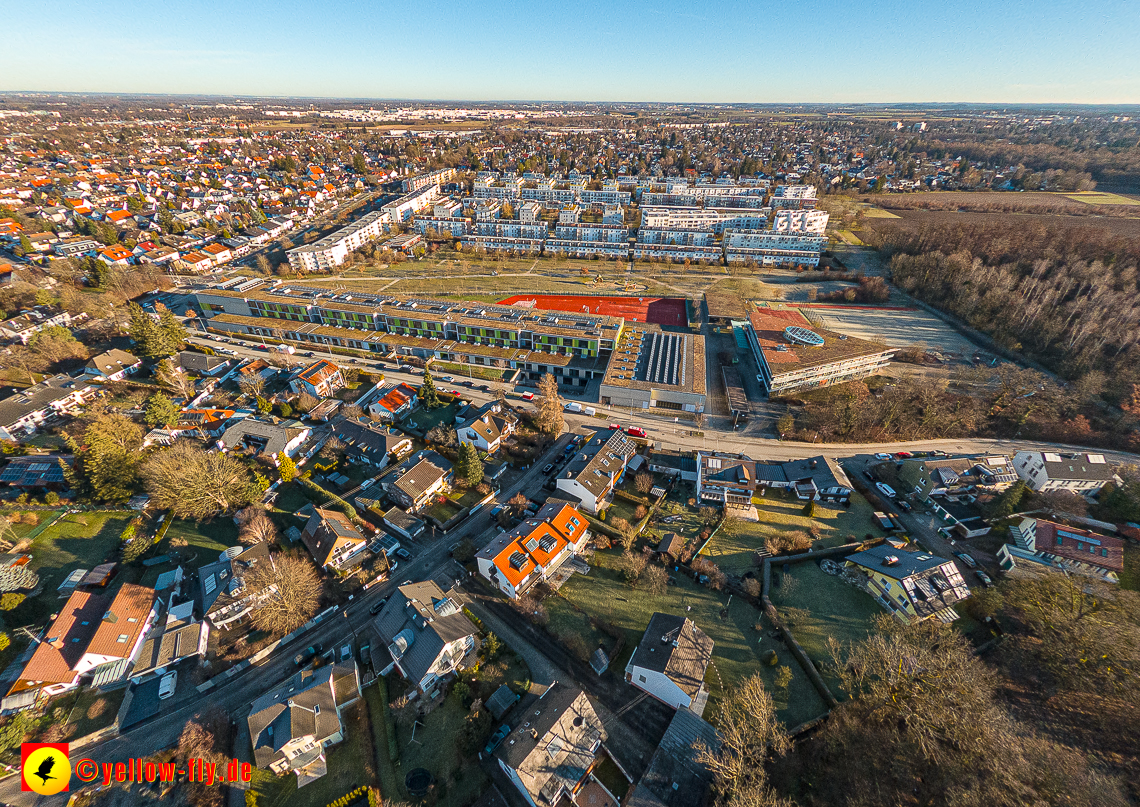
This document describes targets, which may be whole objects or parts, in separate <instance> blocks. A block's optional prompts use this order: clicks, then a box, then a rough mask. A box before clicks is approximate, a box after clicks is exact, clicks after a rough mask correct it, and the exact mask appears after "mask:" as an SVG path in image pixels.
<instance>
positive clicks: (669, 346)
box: [637, 332, 689, 386]
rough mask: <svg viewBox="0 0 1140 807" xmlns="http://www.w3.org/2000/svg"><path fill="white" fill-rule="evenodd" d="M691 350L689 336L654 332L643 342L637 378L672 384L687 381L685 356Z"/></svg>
mask: <svg viewBox="0 0 1140 807" xmlns="http://www.w3.org/2000/svg"><path fill="white" fill-rule="evenodd" d="M688 352H689V336H688V335H687V334H676V333H656V332H655V333H652V334H650V335H649V338H648V339H645V340H644V341H642V343H641V355H640V356H639V357H638V359H639V361H638V364H639V367H638V372H637V379H638V380H639V381H649V382H652V383H654V384H667V385H670V386H677V385H683V384H684V383H685V356H686V355H688Z"/></svg>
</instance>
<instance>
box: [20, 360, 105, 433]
mask: <svg viewBox="0 0 1140 807" xmlns="http://www.w3.org/2000/svg"><path fill="white" fill-rule="evenodd" d="M98 394H99V387H98V386H96V385H95V384H92V383H91V381H90V379H88V378H87V377H85V376H80V377H78V378H72V377H71V376H67V375H62V374H61V375H55V376H51V377H50V378H45V379H44V380H43V381H41V382H40V383H38V384H33V385H32V386H30V387H28V388H27V389H22V390H18V391H17V392H14V393H12V394H11V395H9V396H8V397H7V398H4V399H3V400H0V439H2V440H12V441H18V440H20V439H21V438H23V437H27V436H28V435H31V434H35V432H36V429H37V428H39V426H40V424H42V423H43V422H44V421H45V420H47V419H48V418H50V417H53V416H58V415H63V414H72V413H74V412H77V411H78V410H79V408H80V407H81V406H82V405H83V404H85V403H87V402H88V401H90V400H91V399H92V398H94V397H95V396H96V395H98Z"/></svg>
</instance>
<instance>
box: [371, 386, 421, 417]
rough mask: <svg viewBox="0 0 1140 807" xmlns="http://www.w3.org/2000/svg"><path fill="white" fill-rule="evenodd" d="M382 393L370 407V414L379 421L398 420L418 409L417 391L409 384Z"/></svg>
mask: <svg viewBox="0 0 1140 807" xmlns="http://www.w3.org/2000/svg"><path fill="white" fill-rule="evenodd" d="M380 392H381V395H380V397H379V398H378V399H377V400H376V401H374V402H373V403H371V404H369V406H368V413H369V414H370V415H375V416H376V418H377V419H378V420H383V421H392V420H397V419H399V418H401V417H403V416H404V415H405V414H407V413H408V412H411V411H412V410H413V409H415V407H416V400H417V398H416V391H415V389H413V388H412V387H410V386H408V385H407V384H400V385H399V386H397V387H392V388H391V389H388V390H381V391H380Z"/></svg>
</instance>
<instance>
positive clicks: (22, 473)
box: [0, 454, 75, 491]
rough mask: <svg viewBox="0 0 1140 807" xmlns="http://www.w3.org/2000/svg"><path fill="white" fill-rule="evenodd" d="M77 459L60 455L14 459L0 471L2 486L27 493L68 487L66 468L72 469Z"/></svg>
mask: <svg viewBox="0 0 1140 807" xmlns="http://www.w3.org/2000/svg"><path fill="white" fill-rule="evenodd" d="M74 461H75V458H74V457H72V456H70V455H68V456H61V455H59V454H31V455H28V456H26V457H12V459H11V460H9V462H8V464H7V465H5V466H4V468H3V469H0V485H6V486H8V487H11V488H18V489H20V490H25V491H41V490H55V491H60V490H64V489H66V488H67V487H68V484H67V477H66V476H65V470H64V466H68V467H70V466H71V464H72V463H73V462H74Z"/></svg>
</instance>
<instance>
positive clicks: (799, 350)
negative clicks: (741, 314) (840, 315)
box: [744, 308, 895, 395]
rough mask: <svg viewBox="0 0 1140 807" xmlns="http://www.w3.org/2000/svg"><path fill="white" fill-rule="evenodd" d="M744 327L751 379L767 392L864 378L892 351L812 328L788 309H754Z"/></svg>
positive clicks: (874, 370) (884, 364)
mask: <svg viewBox="0 0 1140 807" xmlns="http://www.w3.org/2000/svg"><path fill="white" fill-rule="evenodd" d="M744 331H745V335H746V337H747V339H748V344H749V346H750V347H751V348H752V354H753V356H755V358H756V364H757V365H758V366H759V368H760V372H759V374H757V377H756V380H757V381H759V382H760V383H761V385H763V387H764V389H765V391H766V392H767V393H768V394H769V395H781V394H783V393H786V392H791V391H792V390H801V389H812V388H815V387H825V386H829V385H832V384H838V383H841V382H843V381H851V380H853V379H856V378H864V377H866V376H868V375H871V374H872V373H875V372H877V371H878V370H880V369H882V368H883V367H885V366H886V365H887V363H888V362H889V361H890V360H891V357H892V356H893V355H894V353H895V351H894V349H893V348H888V347H887V346H886V345H882V344H879V343H877V342H871V341H868V340H865V339H856V338H855V337H853V336H846V335H844V334H840V333H835V332H834V331H827V330H823V329H821V328H815V329H812V328H811V323H809V322H808V321H807V319H806V318H804V316H803V315H802V314H800V313H799V312H798V311H796V310H793V309H781V310H776V309H767V308H765V309H756V310H754V311H752V313H751V314H750V315H749V321H748V325H747V326H745V329H744Z"/></svg>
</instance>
